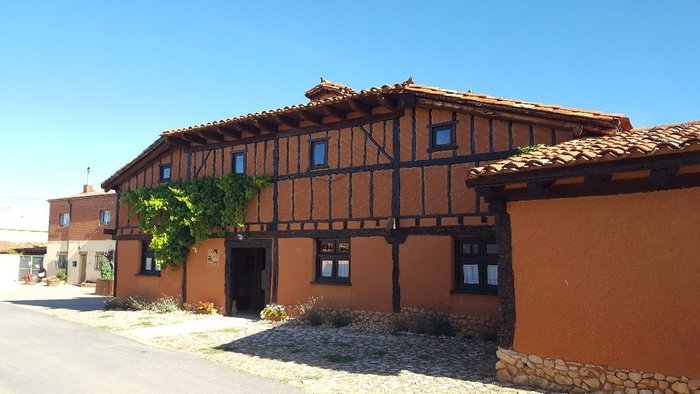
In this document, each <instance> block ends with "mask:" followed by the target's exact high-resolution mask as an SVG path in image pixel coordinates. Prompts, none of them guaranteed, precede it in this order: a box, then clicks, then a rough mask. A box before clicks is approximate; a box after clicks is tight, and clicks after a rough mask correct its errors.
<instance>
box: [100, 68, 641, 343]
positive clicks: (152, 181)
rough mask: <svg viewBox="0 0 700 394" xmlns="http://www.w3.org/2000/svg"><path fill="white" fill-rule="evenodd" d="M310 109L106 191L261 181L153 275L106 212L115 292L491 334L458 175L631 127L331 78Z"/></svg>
mask: <svg viewBox="0 0 700 394" xmlns="http://www.w3.org/2000/svg"><path fill="white" fill-rule="evenodd" d="M306 96H307V97H308V99H309V102H308V103H305V104H300V105H293V106H289V107H284V108H279V109H274V110H269V111H263V112H259V113H254V114H248V115H243V116H238V117H234V118H230V119H225V120H221V121H214V122H211V123H207V124H202V125H197V126H191V127H187V128H182V129H176V130H170V131H165V132H163V133H162V134H161V135H160V137H159V138H157V139H156V141H155V142H154V143H153V144H151V145H150V146H149V147H147V148H146V149H145V150H144V151H143V152H142V153H141V154H140V155H139V156H137V157H136V158H135V159H134V160H132V161H131V162H130V163H128V164H127V165H125V166H124V167H122V168H120V169H119V170H118V171H116V172H115V173H114V174H113V175H112V176H111V177H109V179H107V180H106V181H105V182H103V184H102V186H103V188H105V189H106V190H114V191H116V193H117V196H119V195H120V194H121V193H124V192H126V191H131V190H135V189H137V188H152V187H155V186H159V185H162V184H167V183H168V182H171V181H173V180H180V179H184V180H193V179H198V178H202V177H216V176H220V175H222V174H230V173H243V174H249V175H269V176H271V178H272V186H270V187H268V188H265V189H263V190H262V191H261V192H260V193H259V194H258V195H257V196H256V198H255V199H254V200H253V201H252V202H251V203H250V205H249V207H248V210H247V216H246V223H245V226H244V227H243V228H237V229H233V228H229V229H227V231H226V234H225V236H223V237H220V238H211V239H209V240H206V241H205V242H203V243H202V244H201V245H199V246H198V247H197V248H196V250H194V249H193V250H192V251H191V252H190V253H189V257H188V259H187V261H186V262H185V263H184V266H183V267H182V269H179V270H170V269H168V270H159V269H158V267H157V266H156V265H155V264H153V255H152V253H150V252H149V250H148V245H149V240H150V236H149V234H142V233H140V232H139V230H138V224H137V221H136V219H135V218H134V217H133V215H130V214H129V207H128V206H125V205H123V204H121V203H119V204H118V206H117V211H118V215H117V217H116V232H115V239H116V240H117V253H116V255H117V257H116V261H117V263H116V267H117V275H116V283H115V286H116V295H117V296H128V295H135V294H138V295H145V296H151V297H158V296H161V295H162V294H166V295H172V296H177V297H182V299H183V301H185V302H189V303H195V302H197V301H212V302H215V303H216V304H217V305H221V306H225V309H226V311H227V312H228V313H232V312H233V311H234V310H236V309H238V310H244V309H250V310H260V309H262V308H263V307H264V305H265V304H266V303H279V304H286V305H291V304H296V303H299V302H305V301H307V300H308V298H309V297H311V296H316V297H323V303H324V304H325V305H327V306H331V307H337V308H348V309H353V310H358V311H371V312H384V313H387V314H389V313H391V312H399V311H401V310H402V309H404V308H427V309H434V310H441V311H444V312H447V313H449V314H451V315H453V316H455V317H459V318H462V319H464V320H466V321H467V324H468V325H469V326H470V328H471V329H473V330H475V331H482V330H490V329H492V328H493V325H494V324H495V320H496V318H497V316H498V308H499V298H498V296H497V293H498V281H499V279H498V269H497V259H498V255H499V248H498V245H497V241H496V232H495V227H494V225H495V221H494V214H493V213H491V212H490V211H489V207H488V205H487V203H486V201H485V200H484V199H483V198H482V197H479V196H477V194H476V193H475V192H474V191H473V190H470V189H468V188H467V187H466V186H465V184H464V177H465V175H464V174H466V173H467V171H468V170H469V169H471V168H472V167H475V166H480V165H483V164H484V163H488V162H492V161H496V160H499V159H503V158H507V157H510V156H512V155H513V154H515V153H517V152H518V147H524V146H530V145H535V144H550V145H551V144H556V143H559V142H563V141H567V140H571V139H572V138H575V137H581V136H586V135H605V134H609V133H613V132H617V131H626V130H630V129H631V127H632V126H631V124H630V121H629V119H627V118H626V117H625V116H623V115H613V114H606V113H601V112H595V111H585V110H578V109H571V108H564V107H560V106H550V105H543V104H537V103H530V102H524V101H518V100H509V99H502V98H495V97H490V96H486V95H480V94H473V93H471V92H459V91H453V90H446V89H440V88H433V87H428V86H423V85H418V84H415V83H413V81H412V80H411V79H409V80H407V81H405V82H403V83H398V84H394V85H385V86H381V87H373V88H371V89H367V90H362V91H356V90H354V89H351V88H349V87H347V86H343V85H340V84H336V83H333V82H330V81H325V80H323V79H322V80H321V83H320V84H318V85H317V86H315V87H313V88H312V89H310V90H309V91H307V92H306Z"/></svg>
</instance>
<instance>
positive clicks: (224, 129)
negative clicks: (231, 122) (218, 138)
mask: <svg viewBox="0 0 700 394" xmlns="http://www.w3.org/2000/svg"><path fill="white" fill-rule="evenodd" d="M214 130H216V131H217V132H219V133H221V134H224V135H228V136H231V137H235V138H241V131H240V130H238V129H236V128H234V127H232V126H228V125H221V126H217V127H216V128H215V129H214Z"/></svg>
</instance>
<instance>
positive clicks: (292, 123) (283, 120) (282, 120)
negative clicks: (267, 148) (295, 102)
mask: <svg viewBox="0 0 700 394" xmlns="http://www.w3.org/2000/svg"><path fill="white" fill-rule="evenodd" d="M274 119H275V120H276V121H277V123H279V124H283V125H285V126H289V127H291V128H293V129H297V128H299V121H298V120H295V119H292V118H290V117H287V116H282V115H275V117H274Z"/></svg>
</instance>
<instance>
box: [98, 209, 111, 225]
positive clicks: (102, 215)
mask: <svg viewBox="0 0 700 394" xmlns="http://www.w3.org/2000/svg"><path fill="white" fill-rule="evenodd" d="M105 212H109V222H106V223H105V222H104V220H103V219H104V213H105ZM110 224H112V211H111V210H109V209H100V226H109V225H110Z"/></svg>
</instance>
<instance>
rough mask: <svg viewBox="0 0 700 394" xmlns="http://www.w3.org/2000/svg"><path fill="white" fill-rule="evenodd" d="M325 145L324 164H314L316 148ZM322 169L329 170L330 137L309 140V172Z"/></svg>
mask: <svg viewBox="0 0 700 394" xmlns="http://www.w3.org/2000/svg"><path fill="white" fill-rule="evenodd" d="M321 143H322V144H323V149H324V153H323V163H321V164H314V146H315V145H316V144H321ZM320 168H328V137H323V138H314V139H310V140H309V170H316V169H320Z"/></svg>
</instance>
